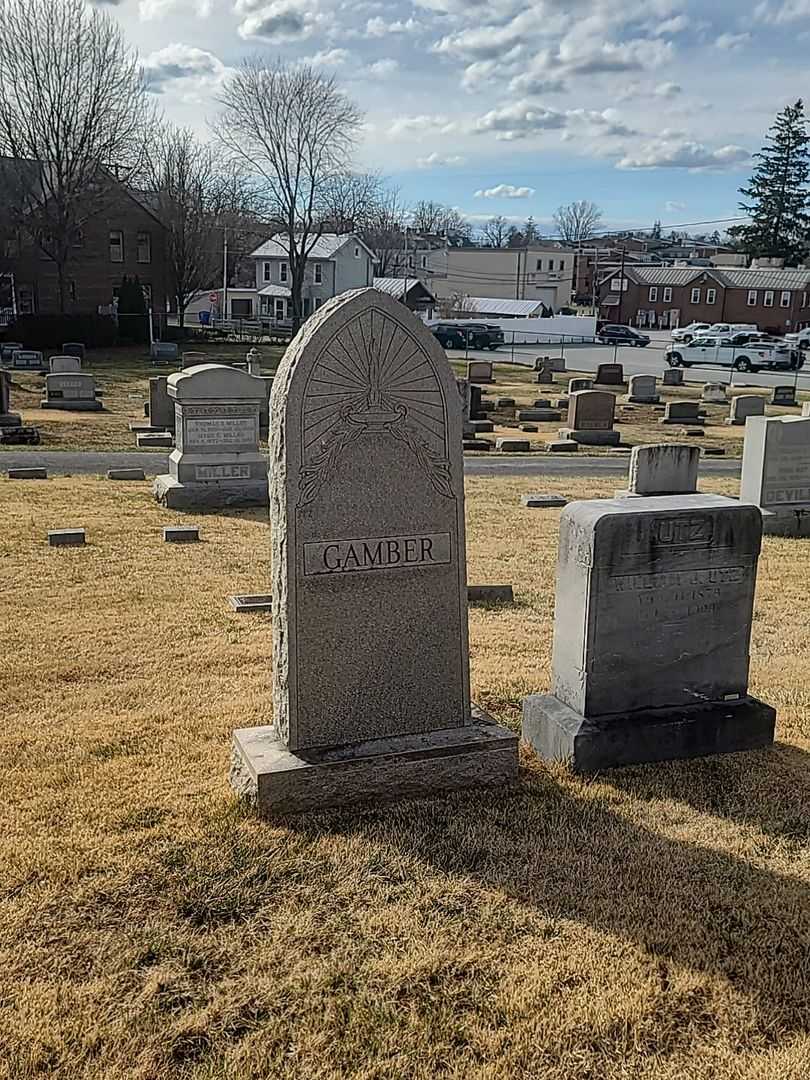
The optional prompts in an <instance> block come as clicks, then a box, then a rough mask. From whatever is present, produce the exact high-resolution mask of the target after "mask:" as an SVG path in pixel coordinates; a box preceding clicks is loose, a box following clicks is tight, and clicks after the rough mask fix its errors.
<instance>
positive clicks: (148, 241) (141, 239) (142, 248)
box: [138, 232, 152, 263]
mask: <svg viewBox="0 0 810 1080" xmlns="http://www.w3.org/2000/svg"><path fill="white" fill-rule="evenodd" d="M151 261H152V237H151V236H150V235H149V233H148V232H139V233H138V262H139V263H150V262H151Z"/></svg>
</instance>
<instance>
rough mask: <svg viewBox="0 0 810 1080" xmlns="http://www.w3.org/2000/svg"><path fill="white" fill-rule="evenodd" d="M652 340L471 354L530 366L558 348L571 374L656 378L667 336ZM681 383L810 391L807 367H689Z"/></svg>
mask: <svg viewBox="0 0 810 1080" xmlns="http://www.w3.org/2000/svg"><path fill="white" fill-rule="evenodd" d="M651 337H652V338H653V340H652V341H651V342H650V344H649V345H648V346H647V347H646V348H644V349H635V348H630V347H629V346H627V345H623V346H614V345H565V346H562V347H561V346H560V345H556V344H554V345H516V346H515V348H514V351H513V350H512V349H511V347H510V346H509V345H505V346H504V347H503V348H501V349H499V350H498V351H497V352H489V351H483V352H471V353H470V354H469V355H470V357H471V358H472V359H475V360H494V361H495V362H496V363H497V362H498V361H500V362H501V363H503V362H509V361H511V360H514V362H515V363H516V364H520V365H521V366H527V367H531V368H533V367H534V361H535V359H536V358H537V357H538V356H559V355H560V351H561V349H562V350H563V354H564V356H565V362H566V367H568V368H569V369H570V370H571V371H585V372H596V369H597V367H598V366H599V364H606V363H613V362H616V363H619V364H622V365H623V367H624V374H625V377H627V376H629V375H655V376H657V377H658V378H659V379H660V377H661V375H662V373H663V372H664V371H665V370H666V369H667V367H668V365H667V363H666V362H665V360H664V349H665V348H666V345H667V344H668V343H669V335H668V334H661V333H660V332H654V333H653V334H652V335H651ZM447 355H448V356H449V357H450V359H451V360H463V359H464V352H463V351H461V350H453V349H451V350H450V351H449V352H448V354H447ZM683 377H684V382H685V383H687V384H688V383H697V384H700V385H702V384H703V383H706V382H730V383H732V385H734V386H798V388H799V389H800V390H810V365H808V366H807V367H806V368H805V369H804V370H803V371H802V372H801V373H799V374H797V373H796V372H793V371H782V372H777V373H774V372H764V371H763V372H759V373H758V374H756V375H754V374H752V373H751V372H746V373H745V374H743V373H742V372H739V371H732V370H731V369H730V368H721V367H693V368H687V369H685V370H684V373H683Z"/></svg>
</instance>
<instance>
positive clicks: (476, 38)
mask: <svg viewBox="0 0 810 1080" xmlns="http://www.w3.org/2000/svg"><path fill="white" fill-rule="evenodd" d="M536 20H537V15H536V13H535V12H534V11H524V12H522V13H521V14H520V15H518V16H517V17H516V18H514V19H512V20H511V21H510V22H509V23H507V24H506V25H505V26H487V25H483V26H481V25H478V26H472V27H470V28H468V29H466V30H460V31H458V32H456V33H454V34H448V35H447V36H446V37H443V38H441V39H440V40H439V41H437V42H436V44H435V45H434V46H433V51H434V52H437V53H445V54H448V55H450V56H462V57H467V58H469V59H472V60H495V59H499V58H502V57H503V56H504V53H509V52H511V51H512V50H513V49H514V48H515V47H516V46H520V47H522V46H523V45H524V43H525V40H526V35H527V33H529V32H530V31H531V30H532V29H533V28H534V27H535V26H536Z"/></svg>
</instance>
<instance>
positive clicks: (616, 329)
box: [596, 323, 650, 349]
mask: <svg viewBox="0 0 810 1080" xmlns="http://www.w3.org/2000/svg"><path fill="white" fill-rule="evenodd" d="M596 336H597V338H598V339H599V341H601V342H602V343H603V344H604V345H637V346H638V347H639V348H642V349H643V348H644V346H645V345H649V344H650V339H649V338H648V337H647V335H646V334H640V333H639V332H638V330H634V329H633V327H632V326H622V325H621V324H619V323H608V324H607V325H606V326H603V327H602V328H601V329H600V330H598V331H597V334H596Z"/></svg>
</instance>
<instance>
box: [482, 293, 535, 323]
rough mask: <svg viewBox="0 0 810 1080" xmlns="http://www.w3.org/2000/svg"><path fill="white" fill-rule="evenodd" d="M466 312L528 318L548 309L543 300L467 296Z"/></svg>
mask: <svg viewBox="0 0 810 1080" xmlns="http://www.w3.org/2000/svg"><path fill="white" fill-rule="evenodd" d="M464 307H465V309H466V311H472V312H475V313H477V314H478V315H520V316H523V318H528V317H529V316H530V315H534V313H535V312H537V311H541V310H542V311H544V310H545V309H546V307H547V305H546V304H544V303H543V301H542V300H499V299H498V298H497V297H492V296H467V297H465V298H464Z"/></svg>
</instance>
